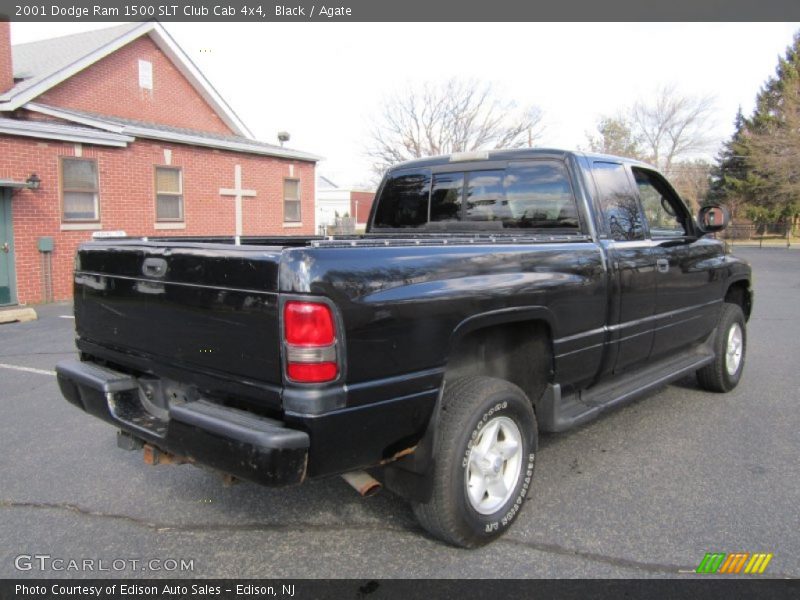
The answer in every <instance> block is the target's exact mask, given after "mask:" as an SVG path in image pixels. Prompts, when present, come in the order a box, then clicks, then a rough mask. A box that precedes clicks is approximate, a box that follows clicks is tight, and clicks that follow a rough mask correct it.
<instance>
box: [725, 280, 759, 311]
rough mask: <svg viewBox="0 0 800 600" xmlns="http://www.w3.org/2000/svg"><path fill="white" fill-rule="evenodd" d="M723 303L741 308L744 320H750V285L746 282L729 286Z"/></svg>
mask: <svg viewBox="0 0 800 600" xmlns="http://www.w3.org/2000/svg"><path fill="white" fill-rule="evenodd" d="M725 302H728V303H730V304H736V305H738V306H740V307H741V309H742V312H743V313H744V318H745V319H749V318H750V312H751V311H752V309H753V297H752V294H751V292H750V283H749V282H747V281H736V282H734V283H732V284H731V286H730V287H729V288H728V291H727V292H725Z"/></svg>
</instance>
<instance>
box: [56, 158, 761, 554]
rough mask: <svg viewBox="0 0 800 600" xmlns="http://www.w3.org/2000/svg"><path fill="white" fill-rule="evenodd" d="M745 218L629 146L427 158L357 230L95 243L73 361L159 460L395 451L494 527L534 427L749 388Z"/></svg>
mask: <svg viewBox="0 0 800 600" xmlns="http://www.w3.org/2000/svg"><path fill="white" fill-rule="evenodd" d="M726 219H727V213H726V211H725V210H724V209H723V208H722V207H718V206H708V207H704V208H703V209H701V210H700V212H699V214H698V218H697V219H695V218H694V217H693V216H692V215H691V214H690V212H689V211H688V209H687V207H686V205H685V204H684V203H683V202H682V201H681V199H680V198H679V196H678V195H677V194H676V193H675V191H674V190H673V188H672V187H671V186H670V184H669V183H668V182H667V181H666V179H665V178H664V177H662V176H661V175H660V174H659V173H658V172H656V171H655V170H654V169H653V168H652V167H650V166H648V165H646V164H643V163H639V162H635V161H631V160H627V159H623V158H616V157H612V156H598V155H586V154H582V153H577V152H564V151H555V150H539V149H526V150H495V151H488V152H478V153H465V154H454V155H451V156H442V157H435V158H426V159H420V160H415V161H412V162H408V163H403V164H400V165H397V166H395V167H394V168H392V169H390V170H389V171H388V172H387V174H386V175H385V177H384V179H383V182H382V183H381V185H380V188H379V190H378V194H377V198H376V202H375V205H374V206H373V209H372V214H371V215H370V219H369V224H368V229H367V233H366V234H365V235H362V236H350V237H342V238H321V237H313V238H256V237H253V238H244V239H242V240H241V243H240V244H235V243H234V239H233V238H202V239H200V238H188V237H183V238H170V239H168V238H158V239H127V238H126V239H107V240H103V241H93V242H89V243H85V244H83V245H82V246H81V247H80V248H79V251H78V255H77V257H76V267H75V319H76V328H77V342H76V343H77V346H78V349H79V350H80V360H79V361H78V360H75V361H67V362H62V363H60V364H59V365H58V367H57V372H58V381H59V384H60V386H61V390H62V392H63V394H64V396H65V397H66V398H67V399H68V400H69V401H70V402H72V403H73V404H75V405H77V406H79V407H80V408H82V409H83V410H85V411H86V412H88V413H91V414H93V415H95V416H97V417H100V418H101V419H104V420H106V421H108V422H110V423H112V424H113V425H114V426H116V427H117V428H118V429H120V433H119V437H118V440H119V443H120V445H121V446H122V447H125V448H128V449H135V448H141V447H144V449H145V453H146V457H148V458H149V462H158V461H159V459H161V460H162V461H163V462H169V461H187V462H194V463H197V464H200V465H205V466H208V467H212V468H214V469H217V470H220V471H223V472H224V473H227V474H229V475H233V476H235V477H237V478H242V479H248V480H251V481H255V482H258V483H262V484H265V485H270V486H284V485H291V484H297V483H300V482H302V481H304V480H305V479H309V478H319V477H324V476H329V475H333V474H349V475H351V477H350V479H351V483H352V479H353V478H352V474H353V473H356V474H357V475H358V476H359V477H361V478H362V480H363V481H365V482H366V484H367V485H369V484H371V483H376V481H375V480H374V479H373V478H372V477H371V475H368V474H367V473H366V472H365V471H364V470H365V469H370V468H378V467H380V474H378V472H375V471H373V474H374V475H377V476H379V477H380V478H382V479H383V483H384V484H385V485H386V486H387V487H388V488H389V489H391V490H393V491H395V492H396V493H398V494H400V495H402V496H404V497H405V498H407V499H408V500H410V502H411V503H412V506H413V508H414V512H415V513H416V515H417V517H418V518H419V520H420V522H421V523H422V525H423V526H424V527H425V528H426V529H427V530H428V531H430V532H431V533H432V534H433V535H435V536H437V537H439V538H441V539H443V540H446V541H448V542H450V543H452V544H456V545H461V546H467V547H470V546H476V545H480V544H483V543H486V542H488V541H490V540H492V539H493V538H495V537H497V536H499V535H501V534H502V533H503V532H504V531H505V530H506V529H507V528H508V527H509V526H510V525H511V523H512V522H513V521H514V519H515V518H516V517H517V515H518V514H519V510H520V507H521V505H522V503H523V501H524V499H525V497H526V495H527V494H528V491H529V489H530V486H531V485H532V477H533V471H534V464H535V458H536V452H537V440H538V433H539V431H563V430H565V429H567V428H569V427H572V426H575V425H578V424H581V423H585V422H586V421H588V420H590V419H592V418H594V417H596V416H597V415H598V414H600V413H601V412H603V411H604V410H605V409H607V408H609V407H612V406H615V405H618V404H620V403H623V402H625V401H626V400H628V399H630V398H633V397H634V396H637V395H640V394H642V393H645V392H647V391H649V390H653V389H654V388H657V387H658V386H662V385H663V384H665V383H667V382H669V381H672V380H675V379H677V378H679V377H682V376H685V375H687V374H690V373H693V372H697V380H698V382H699V384H700V386H701V387H702V388H704V389H707V390H714V391H718V392H726V391H728V390H730V389H732V388H733V387H735V386H736V384H737V383H738V381H739V378H740V377H741V374H742V368H743V365H744V359H745V341H746V334H745V322H746V320H747V319H748V317H749V315H750V311H751V307H752V293H751V285H750V268H749V266H747V264H746V263H744V262H743V261H741V260H739V259H737V258H735V257H733V256H731V255H730V254H727V253H726V251H725V247H724V245H723V243H722V242H720V241H718V240H716V239H713V238H712V237H710V236H708V235H706V234H707V233H709V232H711V231H716V230H719V229H721V228H722V227H723V226H724V225H725V221H726ZM687 418H690V417H687Z"/></svg>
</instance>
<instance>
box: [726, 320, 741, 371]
mask: <svg viewBox="0 0 800 600" xmlns="http://www.w3.org/2000/svg"><path fill="white" fill-rule="evenodd" d="M743 349H744V345H743V344H742V328H741V326H740V325H739V324H738V323H734V324H733V325H731V328H730V329H729V330H728V341H727V344H726V346H725V368H726V369H727V370H728V375H735V374H736V371H738V370H739V365H740V364H741V363H742V350H743Z"/></svg>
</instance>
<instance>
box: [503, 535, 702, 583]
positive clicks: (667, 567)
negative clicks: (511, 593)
mask: <svg viewBox="0 0 800 600" xmlns="http://www.w3.org/2000/svg"><path fill="white" fill-rule="evenodd" d="M497 543H501V544H503V543H504V544H509V545H513V546H520V547H524V548H529V549H531V550H538V551H540V552H547V553H550V554H559V555H561V556H575V557H578V558H583V559H586V560H591V561H592V562H599V563H604V564H607V565H611V566H614V567H624V568H627V569H635V570H638V571H646V572H648V573H669V574H672V575H674V574H676V573H678V572H679V571H692V572H694V570H695V567H694V566H691V565H674V564H666V563H651V562H644V561H639V560H632V559H629V558H622V557H619V556H609V555H606V554H601V553H599V552H589V551H586V550H576V549H573V548H567V547H565V546H561V545H559V544H552V543H549V542H540V541H534V540H530V541H529V540H519V539H515V538H513V537H509V536H504V537H502V538H500V539H499V540H497Z"/></svg>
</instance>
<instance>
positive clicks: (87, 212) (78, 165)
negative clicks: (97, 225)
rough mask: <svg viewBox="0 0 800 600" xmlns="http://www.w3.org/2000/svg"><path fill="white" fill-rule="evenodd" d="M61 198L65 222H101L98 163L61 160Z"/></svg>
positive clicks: (80, 159) (84, 160)
mask: <svg viewBox="0 0 800 600" xmlns="http://www.w3.org/2000/svg"><path fill="white" fill-rule="evenodd" d="M61 198H62V202H61V204H62V209H63V218H64V221H99V220H100V205H99V188H98V183H97V161H95V160H87V159H82V158H62V159H61Z"/></svg>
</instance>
